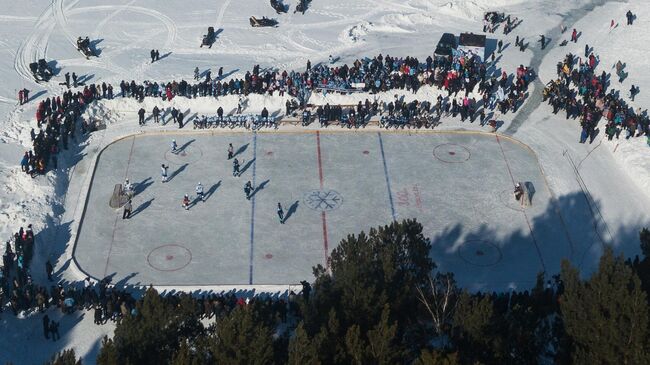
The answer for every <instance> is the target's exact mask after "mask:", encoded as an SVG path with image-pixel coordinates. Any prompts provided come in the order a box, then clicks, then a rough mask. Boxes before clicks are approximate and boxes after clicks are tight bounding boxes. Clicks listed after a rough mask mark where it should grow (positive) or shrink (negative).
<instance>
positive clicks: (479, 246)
mask: <svg viewBox="0 0 650 365" xmlns="http://www.w3.org/2000/svg"><path fill="white" fill-rule="evenodd" d="M458 256H460V258H461V259H462V260H463V261H465V262H467V263H468V264H471V265H474V266H482V267H486V266H494V265H496V264H498V263H499V262H501V259H502V258H503V254H502V253H501V249H500V248H499V246H497V245H495V244H494V243H492V242H488V241H483V240H468V241H465V243H463V244H462V245H461V246H460V247H459V248H458Z"/></svg>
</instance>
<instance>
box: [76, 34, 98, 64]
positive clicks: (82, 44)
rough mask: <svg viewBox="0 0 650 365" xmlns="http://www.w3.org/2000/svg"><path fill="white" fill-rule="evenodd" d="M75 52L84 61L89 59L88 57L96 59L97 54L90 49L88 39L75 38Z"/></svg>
mask: <svg viewBox="0 0 650 365" xmlns="http://www.w3.org/2000/svg"><path fill="white" fill-rule="evenodd" d="M77 51H79V52H81V54H83V55H84V56H85V57H86V59H89V58H90V56H95V57H97V54H95V52H94V51H93V50H92V49H91V48H90V39H88V37H86V38H85V39H81V37H79V38H77Z"/></svg>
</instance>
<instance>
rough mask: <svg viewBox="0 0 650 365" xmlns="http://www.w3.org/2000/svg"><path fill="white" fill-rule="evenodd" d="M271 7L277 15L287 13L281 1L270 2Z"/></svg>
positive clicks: (273, 0) (272, 0)
mask: <svg viewBox="0 0 650 365" xmlns="http://www.w3.org/2000/svg"><path fill="white" fill-rule="evenodd" d="M271 7H272V8H273V9H275V11H276V12H277V13H278V14H280V13H286V12H287V7H285V6H284V4H283V3H282V0H271Z"/></svg>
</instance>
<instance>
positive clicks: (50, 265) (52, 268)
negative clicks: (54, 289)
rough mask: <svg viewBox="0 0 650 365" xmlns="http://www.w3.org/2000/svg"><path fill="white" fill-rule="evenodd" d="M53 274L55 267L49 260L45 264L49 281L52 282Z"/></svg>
mask: <svg viewBox="0 0 650 365" xmlns="http://www.w3.org/2000/svg"><path fill="white" fill-rule="evenodd" d="M52 272H54V267H53V266H52V263H51V262H50V260H49V259H48V260H47V261H46V262H45V273H46V274H47V280H49V281H52Z"/></svg>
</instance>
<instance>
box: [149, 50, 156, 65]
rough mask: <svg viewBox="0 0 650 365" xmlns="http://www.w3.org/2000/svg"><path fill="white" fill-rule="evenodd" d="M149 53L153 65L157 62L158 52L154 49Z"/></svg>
mask: <svg viewBox="0 0 650 365" xmlns="http://www.w3.org/2000/svg"><path fill="white" fill-rule="evenodd" d="M149 53H150V56H151V63H153V62H154V61H155V60H156V51H155V50H153V49H152V50H151V52H149Z"/></svg>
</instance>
